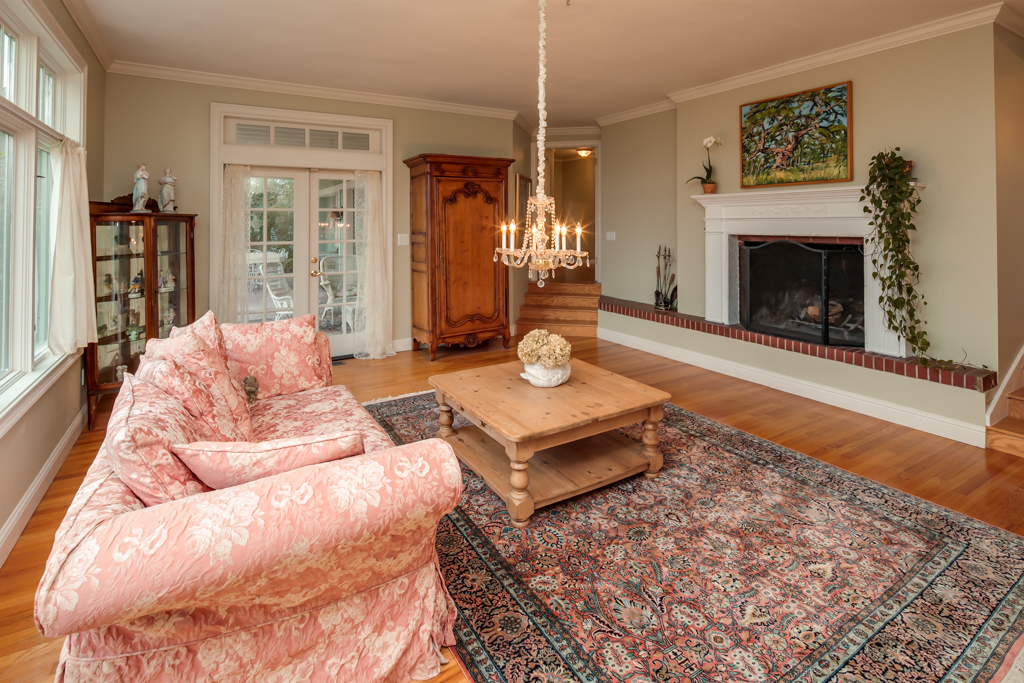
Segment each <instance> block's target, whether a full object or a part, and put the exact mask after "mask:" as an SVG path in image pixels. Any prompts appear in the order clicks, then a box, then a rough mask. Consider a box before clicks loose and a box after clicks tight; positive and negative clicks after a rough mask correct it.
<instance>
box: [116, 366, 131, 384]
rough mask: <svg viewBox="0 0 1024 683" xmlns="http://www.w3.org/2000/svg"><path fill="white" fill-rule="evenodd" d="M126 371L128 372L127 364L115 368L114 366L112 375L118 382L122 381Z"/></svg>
mask: <svg viewBox="0 0 1024 683" xmlns="http://www.w3.org/2000/svg"><path fill="white" fill-rule="evenodd" d="M126 372H128V366H127V365H118V366H117V367H116V368H114V377H115V378H116V379H117V381H118V382H123V381H124V373H126Z"/></svg>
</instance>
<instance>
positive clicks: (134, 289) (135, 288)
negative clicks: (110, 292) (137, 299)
mask: <svg viewBox="0 0 1024 683" xmlns="http://www.w3.org/2000/svg"><path fill="white" fill-rule="evenodd" d="M141 292H142V272H141V271H140V272H139V274H138V275H136V276H135V279H133V280H132V284H131V286H129V287H128V293H129V294H139V293H141Z"/></svg>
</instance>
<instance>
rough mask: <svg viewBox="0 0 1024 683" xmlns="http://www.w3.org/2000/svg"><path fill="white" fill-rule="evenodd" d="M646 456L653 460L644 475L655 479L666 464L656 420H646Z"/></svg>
mask: <svg viewBox="0 0 1024 683" xmlns="http://www.w3.org/2000/svg"><path fill="white" fill-rule="evenodd" d="M644 457H645V458H647V459H648V460H650V461H651V466H650V467H648V468H647V471H646V472H644V476H645V477H647V478H648V479H654V478H655V477H656V476H658V474H659V473H660V472H661V466H662V465H663V464H664V460H663V459H662V457H661V448H660V447H659V446H658V422H657V421H656V420H645V421H644Z"/></svg>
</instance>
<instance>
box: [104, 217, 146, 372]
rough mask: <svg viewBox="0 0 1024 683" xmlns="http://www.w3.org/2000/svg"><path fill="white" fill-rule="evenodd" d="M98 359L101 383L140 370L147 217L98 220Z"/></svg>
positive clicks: (144, 318) (144, 328) (144, 332)
mask: <svg viewBox="0 0 1024 683" xmlns="http://www.w3.org/2000/svg"><path fill="white" fill-rule="evenodd" d="M96 336H97V337H98V338H99V341H98V343H97V349H96V351H97V354H96V361H97V363H96V365H97V369H98V377H97V380H98V381H99V383H100V384H109V383H113V382H119V381H121V380H122V379H123V375H124V373H125V372H135V370H136V368H137V367H138V364H139V356H140V355H142V354H143V353H144V352H145V351H146V266H145V229H144V224H143V223H142V222H141V221H105V220H98V221H97V222H96Z"/></svg>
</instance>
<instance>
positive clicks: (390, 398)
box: [363, 389, 434, 406]
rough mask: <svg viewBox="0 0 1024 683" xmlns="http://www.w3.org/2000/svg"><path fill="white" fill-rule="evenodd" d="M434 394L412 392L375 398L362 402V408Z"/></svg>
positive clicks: (429, 391)
mask: <svg viewBox="0 0 1024 683" xmlns="http://www.w3.org/2000/svg"><path fill="white" fill-rule="evenodd" d="M432 393H434V390H433V389H428V390H427V391H413V392H410V393H408V394H402V395H401V396H385V397H384V398H375V399H373V400H372V401H363V405H364V406H372V405H373V404H375V403H384V402H385V401H397V400H398V399H400V398H412V397H413V396H423V395H424V394H432Z"/></svg>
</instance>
